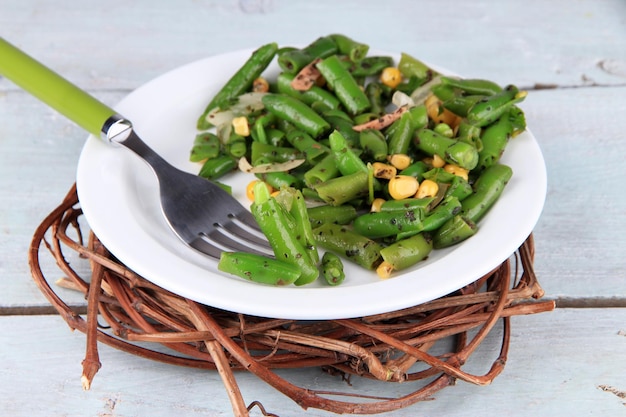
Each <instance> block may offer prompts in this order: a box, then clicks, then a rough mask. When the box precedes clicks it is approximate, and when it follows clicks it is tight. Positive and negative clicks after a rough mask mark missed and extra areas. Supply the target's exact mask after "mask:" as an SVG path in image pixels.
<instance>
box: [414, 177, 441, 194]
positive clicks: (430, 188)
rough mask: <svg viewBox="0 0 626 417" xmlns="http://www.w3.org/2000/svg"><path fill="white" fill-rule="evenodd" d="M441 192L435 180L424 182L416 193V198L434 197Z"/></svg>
mask: <svg viewBox="0 0 626 417" xmlns="http://www.w3.org/2000/svg"><path fill="white" fill-rule="evenodd" d="M437 192H439V185H438V184H437V183H436V182H435V181H433V180H424V181H422V183H421V184H420V186H419V188H418V189H417V193H415V198H427V197H434V196H436V195H437Z"/></svg>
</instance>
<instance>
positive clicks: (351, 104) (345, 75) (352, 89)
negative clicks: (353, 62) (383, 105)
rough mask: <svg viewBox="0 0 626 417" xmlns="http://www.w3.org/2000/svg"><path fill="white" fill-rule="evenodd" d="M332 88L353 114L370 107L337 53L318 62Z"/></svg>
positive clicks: (318, 66)
mask: <svg viewBox="0 0 626 417" xmlns="http://www.w3.org/2000/svg"><path fill="white" fill-rule="evenodd" d="M317 69H318V70H319V71H320V72H321V73H322V75H323V76H324V78H325V79H326V82H327V83H328V84H329V86H330V88H331V89H332V90H333V91H334V92H335V95H336V96H337V98H338V99H339V101H341V104H343V106H344V107H345V108H346V110H347V111H348V113H350V114H351V115H353V116H354V115H357V114H359V113H362V112H364V111H365V110H368V109H369V108H370V101H369V100H368V98H367V96H366V95H365V93H364V92H363V90H361V87H360V86H359V85H358V84H357V82H356V81H355V79H354V77H353V76H352V74H351V73H350V72H348V70H346V69H345V67H344V66H343V65H342V64H341V61H340V60H339V57H338V56H337V55H332V56H329V57H328V58H325V59H324V60H322V61H321V62H319V63H318V64H317Z"/></svg>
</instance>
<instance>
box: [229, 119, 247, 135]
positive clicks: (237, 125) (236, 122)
mask: <svg viewBox="0 0 626 417" xmlns="http://www.w3.org/2000/svg"><path fill="white" fill-rule="evenodd" d="M232 125H233V130H234V131H235V133H236V134H238V135H239V136H250V125H249V124H248V118H247V117H245V116H240V117H235V118H234V119H233V121H232Z"/></svg>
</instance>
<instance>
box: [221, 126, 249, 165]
mask: <svg viewBox="0 0 626 417" xmlns="http://www.w3.org/2000/svg"><path fill="white" fill-rule="evenodd" d="M224 148H225V149H226V153H227V154H228V155H230V156H232V157H233V158H235V159H239V158H241V157H242V156H244V155H245V154H246V153H247V152H248V143H247V141H246V138H244V137H243V136H241V135H237V134H236V133H234V132H233V133H231V135H230V137H229V138H228V141H226V143H224Z"/></svg>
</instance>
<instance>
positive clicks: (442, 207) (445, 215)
mask: <svg viewBox="0 0 626 417" xmlns="http://www.w3.org/2000/svg"><path fill="white" fill-rule="evenodd" d="M460 211H461V202H460V201H459V199H458V198H456V197H445V198H444V199H443V201H442V202H441V203H439V204H437V207H435V208H434V209H433V210H432V211H431V212H430V213H428V215H427V216H426V217H424V221H423V224H424V231H425V232H432V231H434V230H437V229H439V228H440V227H441V226H443V225H444V224H445V223H446V222H447V221H448V220H450V219H451V218H452V217H454V216H455V215H457V214H459V212H460Z"/></svg>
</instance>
